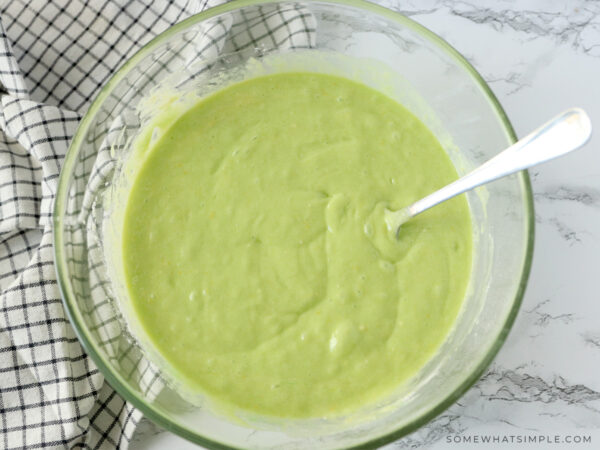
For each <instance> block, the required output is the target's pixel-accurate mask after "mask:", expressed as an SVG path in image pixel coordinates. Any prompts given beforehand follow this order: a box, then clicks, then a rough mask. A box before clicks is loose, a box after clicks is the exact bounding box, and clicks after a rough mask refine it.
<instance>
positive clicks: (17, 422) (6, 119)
mask: <svg viewBox="0 0 600 450" xmlns="http://www.w3.org/2000/svg"><path fill="white" fill-rule="evenodd" d="M219 3H223V0H169V1H167V0H163V1H158V2H157V1H152V0H55V1H53V2H47V1H46V0H6V1H5V2H4V4H2V3H0V292H1V296H0V448H3V449H12V448H94V449H97V448H122V449H125V448H127V446H128V443H129V440H130V439H131V437H132V435H133V432H134V430H135V427H136V424H137V422H138V421H139V419H140V418H141V413H140V412H139V411H138V410H136V409H135V408H134V407H133V406H132V405H131V404H129V403H127V402H125V401H124V400H123V399H122V398H121V397H120V396H119V395H118V394H117V393H116V392H115V391H114V390H113V389H112V388H111V387H110V385H108V384H107V383H105V382H104V378H103V376H102V374H101V373H100V372H99V371H98V369H97V368H96V366H95V364H94V362H93V361H92V360H91V359H90V358H89V357H88V356H87V355H86V353H85V352H84V350H83V348H82V347H81V345H80V344H79V342H78V340H77V337H76V336H75V333H74V331H73V329H72V327H71V325H70V323H69V321H68V319H67V317H66V314H65V311H64V307H63V304H62V301H61V297H60V292H59V289H58V284H57V280H56V274H55V268H54V260H53V248H52V223H51V216H52V207H53V201H54V195H55V194H56V189H57V184H58V177H59V174H60V168H61V164H62V160H63V158H64V156H65V154H66V151H67V148H68V145H69V142H70V140H71V137H72V136H73V134H74V132H75V130H76V128H77V125H78V123H79V120H80V118H81V116H82V115H83V114H84V113H85V111H86V109H87V108H88V106H89V104H90V102H91V101H92V100H93V98H94V96H95V95H96V93H97V92H98V90H99V89H100V88H101V87H102V85H103V84H104V83H105V82H106V81H107V79H108V78H109V77H110V75H111V74H112V73H114V71H115V70H116V69H117V68H118V67H119V66H120V65H121V64H123V62H124V61H126V60H127V58H129V57H130V56H131V55H132V54H133V53H135V52H136V51H137V50H138V49H140V48H141V47H142V46H143V45H144V44H145V43H147V42H148V41H149V40H150V39H151V38H153V37H154V36H156V35H157V34H158V33H160V32H162V31H163V30H165V29H166V28H168V27H169V26H170V25H172V24H174V23H176V22H178V21H180V20H182V19H184V18H186V17H188V16H190V15H191V14H195V13H197V12H200V11H202V10H204V9H206V8H209V7H212V6H216V5H217V4H219ZM253 20H255V19H253ZM249 28H250V32H248V29H249ZM253 30H254V32H252V31H253ZM225 31H226V33H225V34H223V35H222V36H219V37H218V38H217V39H219V40H221V41H219V42H214V41H211V42H210V43H209V44H211V45H207V46H206V49H207V51H215V49H221V50H223V51H230V50H231V49H239V48H243V47H244V46H248V45H252V46H255V45H256V44H259V43H260V40H261V39H271V40H275V41H277V42H278V43H279V42H285V40H286V39H287V40H289V41H290V42H289V46H292V47H293V46H295V45H296V44H297V43H298V42H299V44H298V45H299V46H305V45H306V43H307V42H309V41H310V42H312V40H313V39H314V23H313V22H311V21H310V20H308V21H307V19H306V16H305V15H300V16H297V17H291V18H290V17H283V16H277V15H269V16H268V17H267V18H265V19H259V20H255V21H254V22H253V23H250V24H248V23H244V24H242V25H241V26H240V24H236V23H234V24H229V25H228V27H227V29H226V30H225ZM211 39H215V37H214V36H213V37H211ZM213 44H218V45H213Z"/></svg>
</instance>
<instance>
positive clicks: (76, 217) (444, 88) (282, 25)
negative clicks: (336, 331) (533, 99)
mask: <svg viewBox="0 0 600 450" xmlns="http://www.w3.org/2000/svg"><path fill="white" fill-rule="evenodd" d="M279 55H284V56H285V55H287V56H290V55H291V56H292V58H291V59H290V61H292V60H293V61H294V62H293V64H292V65H291V66H290V67H292V66H293V67H292V69H293V70H319V71H324V72H333V73H337V74H342V75H345V76H348V77H350V78H354V79H359V80H360V81H362V82H364V83H367V84H370V85H372V86H374V87H376V88H378V89H380V90H382V91H384V92H386V93H387V94H388V95H390V96H392V97H394V98H396V99H397V100H399V101H400V102H402V103H403V104H404V105H405V106H406V107H408V109H410V110H411V111H412V112H413V113H414V114H415V115H417V116H418V117H419V118H420V119H421V120H422V121H423V122H424V123H425V124H427V125H428V126H429V128H430V129H431V130H432V131H433V132H434V133H435V134H436V136H437V137H438V139H439V140H440V142H441V143H442V145H443V146H444V148H445V149H446V150H447V152H448V154H449V155H450V157H451V158H452V159H453V161H454V162H455V165H456V167H457V170H458V172H459V173H460V174H463V173H465V172H466V171H468V170H469V169H470V168H472V167H474V166H476V165H479V164H481V163H482V162H484V161H486V160H487V159H489V158H490V157H492V156H493V155H495V154H496V153H497V152H499V151H500V150H502V149H504V148H505V147H507V146H508V145H509V144H510V143H512V142H514V141H515V135H514V132H513V130H512V128H511V125H510V123H509V122H508V119H507V118H506V115H505V113H504V112H503V110H502V108H501V107H500V105H499V104H498V101H497V100H496V98H495V97H494V95H493V94H492V92H491V90H490V89H489V87H488V86H487V85H486V84H485V82H484V81H483V80H482V78H481V77H480V76H479V75H478V74H477V72H476V71H475V70H474V69H473V67H471V65H469V63H468V62H467V61H466V60H465V59H464V58H463V57H462V56H461V55H460V54H459V53H458V52H457V51H456V50H454V49H453V48H452V47H450V46H449V45H448V44H447V43H446V42H444V41H443V40H442V39H440V38H439V37H437V36H436V35H435V34H433V33H431V32H430V31H428V30H426V29H425V28H423V27H422V26H420V25H418V24H416V23H415V22H413V21H411V20H410V19H407V18H406V17H403V16H401V15H399V14H396V13H394V12H392V11H389V10H387V9H385V8H382V7H379V6H376V5H373V4H370V3H365V2H361V1H353V0H346V1H337V0H332V1H327V2H321V1H298V2H286V1H255V0H242V1H236V2H231V3H227V4H225V5H222V6H219V7H217V8H214V9H210V10H208V11H205V12H203V13H201V14H198V15H196V16H193V17H191V18H189V19H187V20H185V21H183V22H181V23H179V24H177V25H175V26H173V27H171V28H170V29H169V30H167V31H166V32H165V33H163V34H161V35H160V36H158V37H157V38H156V39H154V40H153V41H152V42H150V43H149V44H148V45H146V46H145V47H144V48H143V49H142V50H141V51H140V52H138V53H137V54H136V55H135V56H134V57H132V58H131V59H130V60H129V61H127V62H126V63H125V64H124V65H123V67H122V68H121V69H119V71H118V72H117V73H116V74H115V75H114V76H113V77H112V79H111V80H110V81H109V82H108V83H107V85H106V86H105V87H104V88H103V89H102V91H101V92H100V93H99V95H98V97H97V98H96V100H95V101H94V102H93V104H92V105H91V107H90V109H89V111H88V112H87V114H86V115H85V117H84V118H83V120H82V122H81V124H80V126H79V129H78V130H77V133H76V135H75V137H74V139H73V142H72V144H71V147H70V149H69V152H68V154H67V156H66V159H65V163H64V167H63V171H62V174H61V178H60V183H59V189H58V193H57V197H56V204H55V213H54V230H55V235H54V239H55V242H54V243H55V252H56V254H55V258H56V266H57V271H58V278H59V282H60V286H61V290H62V294H63V299H64V303H65V307H66V309H67V311H68V314H69V316H70V318H71V321H72V324H73V326H74V328H75V330H76V332H77V334H78V336H79V339H80V341H81V343H82V344H83V346H84V347H85V349H86V350H87V352H88V354H89V355H90V356H91V357H92V359H93V360H94V361H95V363H96V364H97V366H98V367H99V369H100V370H101V372H102V373H103V374H104V376H105V377H106V379H107V381H108V382H109V383H110V384H111V385H112V386H113V387H114V388H115V389H116V390H117V391H118V392H119V394H121V395H122V396H123V397H124V398H125V399H127V400H128V401H130V402H131V403H133V405H135V406H136V407H137V408H139V409H140V410H141V411H142V412H143V413H144V415H146V416H147V417H148V418H150V419H151V420H153V421H155V422H156V423H158V424H159V425H162V426H163V427H164V428H166V429H168V430H170V431H173V432H174V433H177V434H179V435H181V436H183V437H184V438H187V439H189V440H191V441H193V442H196V443H198V444H201V445H203V446H205V447H213V448H231V447H233V448H239V447H244V448H248V447H250V448H276V447H277V448H342V447H344V448H347V447H374V446H379V445H382V444H384V443H387V442H390V441H392V440H395V439H398V438H400V437H402V436H404V435H406V434H407V433H409V432H411V431H413V430H415V429H416V428H417V427H420V426H422V425H424V424H425V423H427V422H428V421H429V420H431V419H432V418H433V417H435V416H436V415H437V414H439V413H440V412H442V411H443V410H444V409H445V408H447V407H448V406H449V405H451V404H452V403H453V402H454V401H456V400H457V399H458V398H459V397H460V396H461V395H462V394H463V393H464V392H465V391H466V390H467V389H468V388H469V387H470V386H471V385H472V384H473V383H474V382H475V381H476V380H477V379H478V378H479V377H480V376H481V374H482V372H483V371H484V369H485V368H486V367H487V366H488V364H489V363H490V362H491V360H492V358H493V357H494V356H495V355H496V353H497V352H498V349H499V348H500V346H501V345H502V343H503V341H504V339H505V337H506V335H507V333H508V330H509V329H510V326H511V325H512V323H513V320H514V318H515V315H516V313H517V310H518V308H519V304H520V302H521V298H522V296H523V292H524V289H525V284H526V281H527V277H528V274H529V268H530V263H531V255H532V245H533V206H532V196H531V189H530V183H529V179H528V176H527V173H525V172H522V173H520V174H517V175H514V176H511V177H507V178H504V179H502V180H499V181H496V182H494V183H492V184H490V185H488V186H487V187H485V188H483V189H479V190H478V191H476V192H471V193H469V194H467V197H468V200H469V204H470V207H471V211H472V215H473V237H474V254H473V269H472V276H471V282H470V286H469V289H468V293H467V296H466V298H465V301H464V305H463V307H462V309H461V312H460V314H459V317H458V318H457V321H456V324H455V326H454V327H453V329H452V331H451V333H450V335H449V336H448V338H447V339H446V341H445V342H444V344H443V345H442V347H441V348H440V350H439V351H438V352H437V353H436V355H435V356H434V357H433V358H432V359H431V360H430V361H429V362H428V363H427V365H426V366H425V367H423V368H422V369H421V370H420V371H419V372H418V374H417V375H416V376H415V377H414V378H413V379H411V380H410V381H409V382H408V383H406V384H404V385H403V386H401V387H399V389H398V391H397V392H396V393H395V394H394V395H392V396H391V397H390V398H387V399H385V400H384V401H382V402H381V403H380V404H377V405H372V406H371V407H369V408H365V410H362V411H358V412H356V413H355V414H353V415H352V416H350V417H343V418H333V419H314V420H279V421H278V420H276V419H272V420H267V419H265V418H254V419H248V420H247V421H246V422H240V421H232V420H230V419H228V418H227V417H224V416H221V415H219V414H215V413H214V412H213V411H212V410H211V409H210V408H206V407H198V406H194V405H192V404H191V403H189V402H187V401H186V400H185V399H184V398H182V396H180V395H179V394H178V393H177V392H176V390H174V389H173V388H172V387H170V385H169V384H167V383H165V382H164V379H163V378H164V377H163V376H162V375H161V373H160V370H158V369H157V368H156V366H155V365H154V364H153V363H151V362H150V361H152V355H150V354H149V353H148V352H147V351H144V350H143V346H142V347H140V345H138V342H137V340H136V338H135V336H132V335H131V332H130V328H129V327H128V326H127V321H128V319H127V314H126V312H125V310H126V308H125V306H124V305H125V303H126V299H125V300H124V299H122V298H119V294H118V291H119V289H117V287H116V286H115V282H114V279H113V278H111V276H110V273H111V267H110V264H108V265H107V260H106V258H105V255H104V247H105V243H106V240H107V237H106V236H105V231H104V229H103V226H102V223H103V221H104V220H105V219H106V217H109V216H110V214H111V211H110V206H108V205H107V203H106V197H107V195H108V194H109V193H110V191H111V188H112V187H114V183H115V182H116V181H115V180H117V178H118V174H119V173H120V170H121V168H122V164H123V161H124V160H125V159H126V157H127V155H128V151H129V145H128V144H129V143H130V142H131V137H132V136H135V135H136V133H137V132H138V131H139V130H140V126H141V125H142V124H143V123H144V117H141V115H140V112H139V111H138V110H137V106H138V105H139V104H140V102H141V101H147V99H148V97H149V96H150V94H151V93H152V92H154V91H155V89H156V86H158V85H162V84H164V81H165V80H173V79H175V80H177V83H175V84H173V83H171V86H172V88H173V89H174V92H177V90H178V89H188V90H189V89H190V87H191V88H193V89H197V90H198V92H209V91H210V90H211V89H214V87H215V86H216V84H215V82H214V80H216V79H219V77H221V76H222V75H223V74H228V73H238V72H236V69H237V68H239V67H245V66H248V64H249V62H251V63H254V64H257V63H258V64H260V63H261V61H270V60H272V58H273V57H278V56H279ZM296 55H309V56H310V55H312V56H310V57H299V58H293V56H296ZM314 55H317V56H314ZM287 56H285V57H287ZM270 58H271V59H270ZM315 58H316V59H315ZM315 61H316V62H315ZM284 66H285V65H284ZM269 67H270V69H269V70H272V71H278V70H289V69H285V68H282V67H283V66H282V65H281V64H279V65H278V64H271V66H269ZM278 67H279V68H278ZM174 77H175V78H174ZM155 106H156V107H157V108H161V105H160V103H157V104H156V105H155ZM134 334H135V333H134Z"/></svg>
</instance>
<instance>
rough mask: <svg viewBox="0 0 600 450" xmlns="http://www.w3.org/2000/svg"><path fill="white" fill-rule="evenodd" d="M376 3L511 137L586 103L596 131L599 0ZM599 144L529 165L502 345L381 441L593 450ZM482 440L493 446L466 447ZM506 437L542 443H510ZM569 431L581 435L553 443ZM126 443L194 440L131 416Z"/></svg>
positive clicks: (598, 326)
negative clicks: (482, 86) (518, 285)
mask: <svg viewBox="0 0 600 450" xmlns="http://www.w3.org/2000/svg"><path fill="white" fill-rule="evenodd" d="M378 3H381V4H382V5H384V6H387V7H389V8H391V9H394V10H396V11H400V12H402V13H404V14H406V15H408V16H411V18H413V19H414V20H416V21H418V22H420V23H421V24H423V25H425V26H426V27H428V28H430V29H431V30H433V31H434V32H436V33H438V34H439V35H440V36H442V37H443V38H444V39H446V40H447V41H448V42H449V43H450V44H452V45H453V46H454V47H455V48H456V49H458V50H459V51H460V52H461V53H462V54H463V55H464V56H465V57H466V58H467V59H468V60H469V61H470V62H471V63H472V64H473V65H474V66H475V68H476V69H477V70H478V71H479V72H480V73H481V74H482V75H483V78H485V80H486V81H488V82H489V83H490V86H491V87H492V89H493V90H494V92H495V93H496V95H497V96H498V99H499V100H500V102H501V103H502V105H503V107H504V109H505V110H506V112H507V114H508V117H509V118H510V120H511V121H512V124H513V126H514V127H515V130H516V132H517V134H518V135H519V136H523V135H524V134H525V133H526V132H528V131H530V130H532V129H533V128H535V127H536V126H537V125H539V124H540V123H542V122H543V121H545V120H546V119H549V118H550V117H551V116H552V115H554V114H555V113H557V112H559V111H561V110H563V109H565V108H567V107H569V106H581V107H583V108H584V109H586V111H587V112H588V113H589V115H590V116H591V118H592V123H593V124H594V125H595V126H596V129H597V130H600V1H598V0H588V1H584V0H520V1H515V0H503V1H499V0H468V1H454V0H379V1H378ZM599 147H600V131H597V132H596V134H595V136H593V138H592V140H591V142H590V143H589V144H588V145H587V147H586V148H585V149H582V150H580V151H578V152H576V153H575V154H573V155H570V156H568V157H566V158H564V159H560V160H558V161H553V162H550V163H547V164H545V165H543V166H541V167H539V168H535V169H534V170H532V171H531V172H530V174H531V178H532V183H533V191H534V195H535V210H536V237H535V254H534V261H533V267H532V271H531V277H530V280H529V284H528V288H527V292H526V295H525V298H524V301H523V306H522V308H521V311H520V312H519V315H518V317H517V320H516V322H515V324H514V327H513V329H512V331H511V332H510V335H509V336H508V339H507V340H506V343H505V345H504V347H503V348H502V349H501V351H500V353H499V354H498V356H497V357H496V359H495V361H494V362H493V364H492V365H491V366H490V368H489V369H488V371H487V372H486V373H485V375H484V376H483V377H482V378H481V380H480V381H479V382H478V383H477V384H476V385H475V386H474V387H473V388H471V389H470V390H469V391H468V392H467V393H466V394H465V395H464V396H463V397H462V398H461V399H460V401H459V402H458V403H457V404H455V405H454V406H452V407H451V408H450V409H448V410H447V411H446V412H445V413H443V414H442V415H441V416H439V417H438V418H436V419H435V420H433V421H432V422H431V423H430V424H429V425H427V426H426V427H424V428H422V429H420V430H419V431H417V432H415V433H413V434H412V435H410V436H408V437H406V438H404V439H401V440H400V441H397V442H395V443H393V444H390V446H388V448H390V449H393V448H405V447H408V448H415V447H416V448H435V449H449V448H452V449H455V448H481V447H484V448H486V449H487V448H504V449H506V448H519V447H522V448H528V449H531V448H547V447H551V448H555V449H559V448H568V449H570V448H582V449H583V448H600V258H599V255H600V148H599ZM469 436H470V439H471V443H468V442H464V439H465V438H468V437H469ZM485 436H491V437H494V436H497V437H498V438H499V439H501V440H503V441H504V442H502V441H501V442H500V443H496V444H493V443H492V444H481V440H479V444H477V443H474V441H475V439H482V437H485ZM510 436H514V437H513V438H512V440H513V443H512V444H510V443H508V444H507V443H506V441H507V440H510V439H511V437H510ZM517 436H521V437H523V436H525V437H527V436H538V437H537V439H538V440H539V439H540V436H544V439H551V440H552V441H553V442H552V445H550V444H549V443H547V442H542V443H541V444H539V443H538V444H521V445H519V444H518V443H517V440H516V439H517ZM577 436H579V437H580V438H585V437H586V436H589V437H590V438H591V439H592V442H591V443H585V442H583V443H579V444H576V443H571V444H568V443H566V442H565V441H567V440H577ZM554 439H558V441H560V443H556V442H554ZM459 441H462V442H460V443H459ZM130 448H131V449H132V450H139V449H160V448H174V449H178V450H185V449H193V448H197V447H195V446H194V445H193V444H191V443H189V442H187V441H184V440H183V439H181V438H179V437H177V436H175V435H173V434H171V433H169V432H166V431H162V430H161V429H159V428H158V427H156V426H155V425H153V424H151V423H150V422H148V421H143V422H142V423H141V424H140V426H139V429H138V431H137V432H136V435H135V436H134V441H133V442H132V444H131V446H130Z"/></svg>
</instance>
